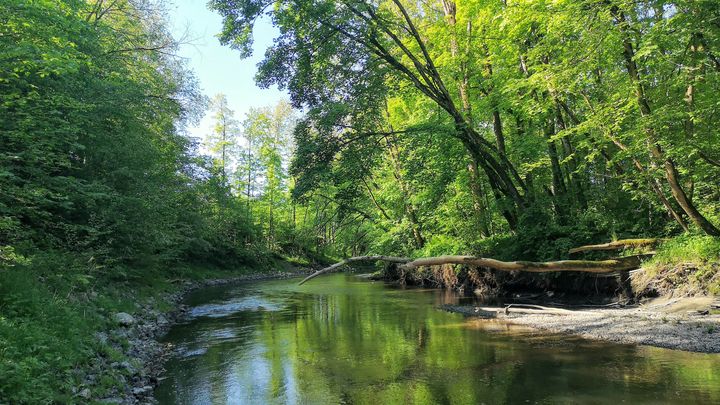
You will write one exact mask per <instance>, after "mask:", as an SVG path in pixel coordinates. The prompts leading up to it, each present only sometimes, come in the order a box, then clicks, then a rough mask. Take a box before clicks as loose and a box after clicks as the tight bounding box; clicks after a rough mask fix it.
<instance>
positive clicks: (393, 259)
mask: <svg viewBox="0 0 720 405" xmlns="http://www.w3.org/2000/svg"><path fill="white" fill-rule="evenodd" d="M410 260H412V259H410V258H407V257H396V256H355V257H351V258H349V259H345V260H343V261H341V262H338V263H335V264H333V265H332V266H328V267H325V268H324V269H321V270H318V271H316V272H315V273H313V274H311V275H309V276H307V277H305V278H304V279H303V280H302V281H301V282H300V283H299V285H303V284H305V282H307V281H309V280H312V279H313V278H315V277H317V276H319V275H321V274H324V273H329V272H332V271H334V270H337V269H339V268H340V267H342V266H345V265H346V264H350V263H355V262H377V261H383V262H389V263H407V262H409V261H410Z"/></svg>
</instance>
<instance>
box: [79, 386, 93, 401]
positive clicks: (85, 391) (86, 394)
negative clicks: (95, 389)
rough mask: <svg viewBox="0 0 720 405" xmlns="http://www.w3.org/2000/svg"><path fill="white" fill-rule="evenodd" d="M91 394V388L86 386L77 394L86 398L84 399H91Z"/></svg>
mask: <svg viewBox="0 0 720 405" xmlns="http://www.w3.org/2000/svg"><path fill="white" fill-rule="evenodd" d="M91 395H92V394H91V393H90V389H89V388H84V389H83V390H81V391H80V392H78V394H77V396H79V397H80V398H84V399H90V396H91Z"/></svg>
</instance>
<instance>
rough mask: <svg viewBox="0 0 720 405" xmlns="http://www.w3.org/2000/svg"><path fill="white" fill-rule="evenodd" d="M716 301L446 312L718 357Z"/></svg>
mask: <svg viewBox="0 0 720 405" xmlns="http://www.w3.org/2000/svg"><path fill="white" fill-rule="evenodd" d="M717 306H718V301H714V300H713V298H709V297H700V298H680V299H672V300H667V299H656V300H652V301H648V302H646V303H643V304H642V305H638V306H634V307H626V308H592V309H585V308H583V309H577V310H567V309H561V308H548V309H537V308H535V309H533V308H531V307H525V308H523V307H513V306H511V307H510V308H508V309H507V310H506V308H504V307H477V306H443V307H442V308H443V309H445V310H447V311H451V312H458V313H462V314H465V315H468V316H477V317H486V318H497V319H501V320H504V321H507V322H509V323H512V324H516V325H522V326H527V327H531V328H534V329H538V330H542V331H547V332H551V333H563V334H571V335H576V336H581V337H583V338H587V339H595V340H605V341H610V342H616V343H628V344H638V345H647V346H655V347H662V348H668V349H678V350H685V351H691V352H701V353H720V314H718V313H717V310H715V309H714V308H717Z"/></svg>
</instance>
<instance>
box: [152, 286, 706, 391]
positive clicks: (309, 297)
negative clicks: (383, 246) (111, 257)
mask: <svg viewBox="0 0 720 405" xmlns="http://www.w3.org/2000/svg"><path fill="white" fill-rule="evenodd" d="M296 284H297V280H278V281H265V282H258V283H254V284H246V285H240V286H231V287H227V286H225V287H217V288H208V289H204V290H201V291H198V292H197V293H195V294H193V295H192V296H191V297H189V300H188V302H187V303H188V304H189V305H191V306H192V307H193V309H192V311H191V316H190V317H189V319H187V321H186V322H185V323H182V324H179V325H177V326H175V327H174V328H173V329H172V330H171V331H170V333H169V335H168V336H167V337H166V341H167V342H170V343H172V344H173V345H174V349H173V355H172V358H171V359H170V360H169V362H168V363H167V373H166V375H165V377H166V378H165V379H164V380H162V382H161V384H160V386H159V387H158V389H157V391H156V397H157V399H158V400H159V401H160V403H163V404H225V403H227V404H265V403H269V404H372V405H384V404H410V403H415V404H443V403H448V404H450V403H452V404H480V403H486V404H504V403H507V404H524V403H531V404H616V403H627V404H640V403H643V404H661V403H678V404H689V403H702V404H713V403H714V404H720V356H718V355H707V354H693V353H685V352H679V351H671V350H664V349H655V348H647V347H633V346H625V345H614V344H605V343H595V342H589V341H586V340H581V339H575V338H567V337H562V336H548V335H541V334H537V333H532V332H529V331H527V330H522V329H513V328H510V327H509V326H508V325H506V324H503V323H501V322H498V321H492V320H477V319H465V318H464V317H462V316H460V315H456V314H450V313H446V312H444V311H441V310H438V309H436V308H435V306H436V305H438V304H442V303H454V302H456V301H457V298H456V297H455V296H453V295H452V294H448V293H447V292H442V291H437V290H417V289H416V290H398V289H393V288H389V287H386V286H384V285H383V284H382V283H380V282H370V281H365V280H362V279H359V278H357V277H354V276H349V275H344V274H336V275H330V276H327V277H320V278H317V279H315V280H313V281H312V282H310V283H308V284H306V285H304V286H301V287H298V286H297V285H296Z"/></svg>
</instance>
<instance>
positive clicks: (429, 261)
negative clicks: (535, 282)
mask: <svg viewBox="0 0 720 405" xmlns="http://www.w3.org/2000/svg"><path fill="white" fill-rule="evenodd" d="M640 263H641V261H640V257H638V256H628V257H621V258H617V259H608V260H559V261H556V262H527V261H515V262H503V261H500V260H495V259H489V258H485V257H475V256H437V257H426V258H422V259H416V260H413V261H411V262H407V263H405V264H403V265H401V266H400V267H401V268H403V269H406V270H410V269H413V268H416V267H421V266H440V265H443V264H466V265H470V266H477V267H487V268H490V269H495V270H502V271H526V272H531V273H545V272H554V271H580V272H585V273H610V272H613V271H620V270H633V269H636V268H638V267H640Z"/></svg>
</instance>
